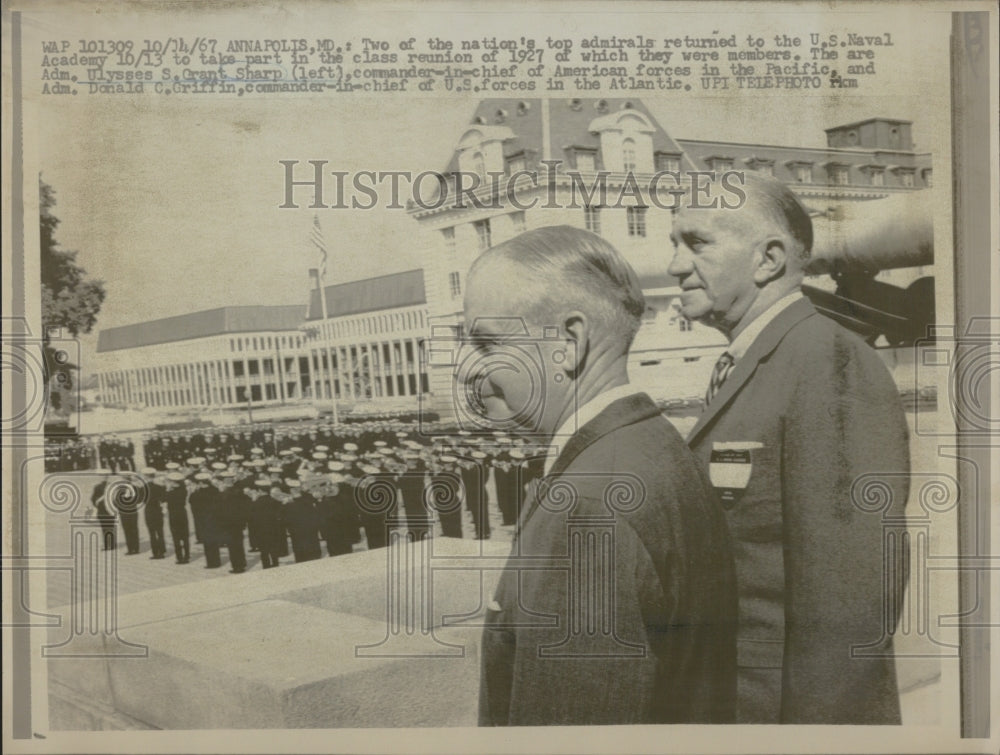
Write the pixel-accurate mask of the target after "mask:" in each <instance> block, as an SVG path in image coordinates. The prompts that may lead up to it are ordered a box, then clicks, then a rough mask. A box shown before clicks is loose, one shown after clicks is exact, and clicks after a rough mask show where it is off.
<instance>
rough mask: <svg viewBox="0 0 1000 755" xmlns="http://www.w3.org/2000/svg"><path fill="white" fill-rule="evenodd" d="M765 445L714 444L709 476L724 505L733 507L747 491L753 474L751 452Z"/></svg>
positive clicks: (746, 443)
mask: <svg viewBox="0 0 1000 755" xmlns="http://www.w3.org/2000/svg"><path fill="white" fill-rule="evenodd" d="M763 447H764V444H763V443H757V442H753V441H730V442H726V443H713V444H712V455H711V456H710V457H709V461H708V476H709V479H710V480H711V481H712V485H713V486H714V487H715V489H716V490H717V491H718V493H719V497H720V498H721V500H722V503H723V504H727V505H732V504H733V503H735V502H736V499H737V497H738V496H739V494H740V493H742V492H743V491H744V490H746V488H747V485H748V484H749V483H750V475H751V473H752V472H753V457H752V455H751V453H750V452H751V451H753V450H754V449H757V448H763Z"/></svg>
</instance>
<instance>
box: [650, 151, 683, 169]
mask: <svg viewBox="0 0 1000 755" xmlns="http://www.w3.org/2000/svg"><path fill="white" fill-rule="evenodd" d="M680 169H681V156H680V155H672V154H669V153H666V152H657V153H656V170H657V171H670V172H673V173H676V172H677V171H679V170H680Z"/></svg>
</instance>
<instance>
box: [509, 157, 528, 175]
mask: <svg viewBox="0 0 1000 755" xmlns="http://www.w3.org/2000/svg"><path fill="white" fill-rule="evenodd" d="M527 167H528V161H527V159H526V158H525V156H524V153H523V152H522V153H521V154H519V155H511V156H510V157H508V158H507V175H511V176H512V175H514V174H515V173H518V172H520V171H522V170H526V169H527Z"/></svg>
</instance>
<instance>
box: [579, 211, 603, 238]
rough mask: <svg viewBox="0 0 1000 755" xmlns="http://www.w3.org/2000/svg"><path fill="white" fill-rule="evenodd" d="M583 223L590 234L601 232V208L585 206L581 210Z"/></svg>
mask: <svg viewBox="0 0 1000 755" xmlns="http://www.w3.org/2000/svg"><path fill="white" fill-rule="evenodd" d="M583 222H584V226H585V227H586V229H587V230H588V231H590V232H592V233H600V232H601V208H600V207H599V206H597V205H587V206H586V207H584V208H583Z"/></svg>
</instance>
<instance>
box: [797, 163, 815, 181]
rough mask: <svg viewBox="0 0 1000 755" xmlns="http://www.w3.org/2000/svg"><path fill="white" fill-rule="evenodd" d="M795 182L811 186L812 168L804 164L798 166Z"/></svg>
mask: <svg viewBox="0 0 1000 755" xmlns="http://www.w3.org/2000/svg"><path fill="white" fill-rule="evenodd" d="M795 180H796V181H797V182H798V183H800V184H811V183H812V180H813V169H812V166H811V165H803V164H799V165H796V166H795Z"/></svg>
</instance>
